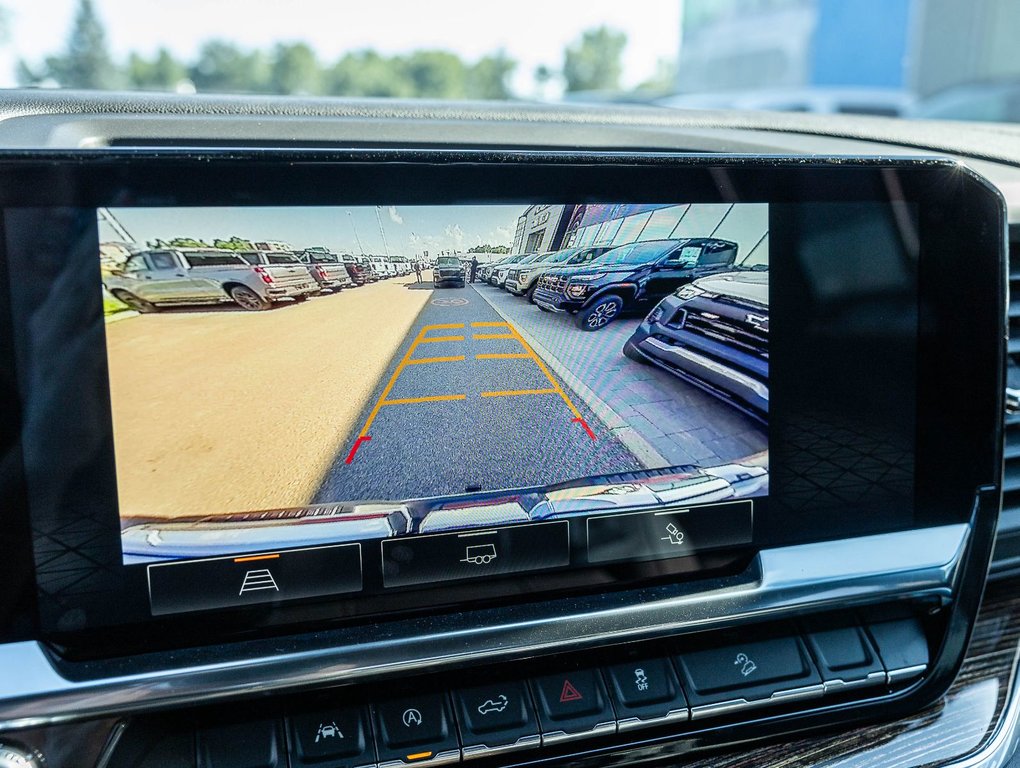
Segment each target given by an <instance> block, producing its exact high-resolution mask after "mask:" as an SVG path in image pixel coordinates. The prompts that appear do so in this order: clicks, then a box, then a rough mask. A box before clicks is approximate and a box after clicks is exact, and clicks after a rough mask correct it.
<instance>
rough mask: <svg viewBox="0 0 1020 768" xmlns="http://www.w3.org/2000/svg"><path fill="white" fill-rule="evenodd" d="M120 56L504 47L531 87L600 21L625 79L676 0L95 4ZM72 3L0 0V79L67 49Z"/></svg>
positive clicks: (657, 43) (650, 53) (674, 22)
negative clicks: (0, 24) (620, 52)
mask: <svg viewBox="0 0 1020 768" xmlns="http://www.w3.org/2000/svg"><path fill="white" fill-rule="evenodd" d="M94 4H95V7H96V9H97V11H98V13H99V15H100V17H101V18H102V20H103V22H104V24H105V26H106V30H107V41H108V43H109V45H110V49H111V51H112V53H113V54H114V56H115V57H116V58H117V59H124V58H126V56H127V54H128V53H129V52H131V51H137V52H140V53H143V54H151V53H152V52H154V51H156V50H157V49H158V48H159V47H160V46H165V47H167V48H169V49H170V50H171V51H173V52H174V53H175V54H177V55H178V56H179V57H182V58H184V59H190V58H191V57H193V56H194V54H195V53H196V51H197V50H198V49H199V47H200V46H201V44H202V42H204V41H205V40H208V39H210V38H220V39H227V40H232V41H234V42H236V43H239V44H242V45H244V46H247V47H269V46H271V45H273V44H275V43H277V42H297V41H304V42H307V43H308V44H309V45H311V47H312V48H313V49H314V50H315V51H316V52H317V54H318V55H319V56H320V58H322V59H325V60H333V59H336V58H339V56H340V55H342V54H343V53H344V52H346V51H351V50H358V49H362V48H374V49H376V50H378V51H380V52H381V53H385V54H395V53H403V52H407V51H411V50H415V49H420V48H438V49H442V50H449V51H453V52H455V53H457V54H459V55H460V56H462V57H463V58H466V59H468V60H472V61H473V60H475V59H478V58H480V57H481V56H483V55H485V54H487V53H490V52H493V51H495V50H498V49H500V48H502V49H504V50H505V51H506V52H507V53H508V54H509V55H510V56H511V57H513V58H515V59H517V60H518V61H519V62H520V65H519V67H518V72H517V74H516V75H515V79H514V85H516V86H517V91H518V93H520V94H521V95H522V96H529V95H533V94H531V93H529V89H531V88H532V77H531V76H532V73H533V72H534V69H535V68H536V67H537V66H539V65H543V64H544V65H546V66H550V67H553V68H558V67H559V66H561V64H562V56H563V49H564V47H566V46H567V45H568V44H570V43H571V42H573V41H575V40H576V39H577V38H579V36H580V33H581V31H582V30H584V29H588V28H591V27H597V26H599V25H601V24H606V25H608V26H610V27H613V28H615V29H617V30H620V31H623V32H625V33H626V34H627V38H628V45H627V48H626V50H625V51H624V74H623V81H624V82H623V85H624V86H625V87H629V86H634V85H637V84H638V83H640V82H642V81H644V80H646V79H648V78H649V77H651V76H653V75H654V74H655V69H656V64H657V62H658V61H659V60H661V59H670V60H672V59H675V58H676V55H677V50H678V46H679V38H680V13H681V7H682V4H683V0H641V2H639V3H628V2H620V0H556V1H555V2H549V0H513V2H511V3H505V4H504V5H502V6H501V5H500V4H499V3H495V2H491V1H490V2H485V1H484V0H430V1H429V2H427V3H424V2H421V1H420V0H382V1H381V2H374V3H373V2H360V1H359V2H357V3H354V2H351V0H94ZM75 6H76V0H0V7H4V8H6V9H7V12H8V21H9V35H8V37H9V39H8V41H7V43H6V44H4V45H3V46H0V87H10V86H13V85H15V84H16V80H15V75H14V72H15V65H16V63H17V61H18V59H25V60H27V61H29V62H38V61H40V60H41V59H42V58H43V57H44V56H46V55H47V54H50V53H53V52H56V51H59V50H61V49H62V48H63V46H64V43H65V41H66V38H67V34H68V30H69V29H70V26H71V21H72V18H73V14H74V9H75Z"/></svg>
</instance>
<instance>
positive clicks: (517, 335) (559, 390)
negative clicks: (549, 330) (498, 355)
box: [508, 324, 584, 420]
mask: <svg viewBox="0 0 1020 768" xmlns="http://www.w3.org/2000/svg"><path fill="white" fill-rule="evenodd" d="M508 327H509V328H510V333H511V334H512V335H513V336H514V337H515V338H516V339H517V341H519V342H520V344H521V346H522V347H524V348H525V349H526V350H528V353H529V354H530V355H531V357H532V359H533V360H534V361H535V362H536V363H537V364H538V367H539V368H541V369H542V373H544V374H545V377H546V378H547V379H549V383H550V384H552V385H553V387H554V388H555V391H556V393H557V394H558V395H559V396H560V397H562V398H563V402H564V403H566V404H567V408H569V409H570V412H571V413H572V414H574V418H575V419H582V420H583V419H584V417H583V416H581V412H580V411H579V410H577V408H575V407H574V404H573V403H572V402H570V398H569V397H567V393H566V392H564V391H563V387H561V386H560V385H559V383H558V382H557V381H556V379H554V378H553V375H552V374H551V373H549V369H548V368H546V367H545V363H543V362H542V358H540V357H539V356H538V355H536V354H535V350H533V349H532V348H531V345H530V344H528V342H526V341H525V340H524V337H523V336H521V334H520V333H518V332H517V329H516V328H514V327H513V326H512V325H509V324H508Z"/></svg>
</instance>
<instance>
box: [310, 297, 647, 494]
mask: <svg viewBox="0 0 1020 768" xmlns="http://www.w3.org/2000/svg"><path fill="white" fill-rule="evenodd" d="M360 423H361V428H360V429H358V430H356V431H355V432H353V433H352V434H351V437H350V439H349V440H348V443H347V445H346V447H345V450H344V451H342V452H341V453H340V454H338V455H337V457H336V460H335V462H334V465H333V467H332V469H331V470H330V471H329V472H328V473H327V475H326V477H325V479H324V481H323V484H322V486H321V488H320V489H319V491H318V493H317V494H316V497H315V501H316V502H329V501H337V500H343V499H367V498H380V499H401V498H414V497H421V496H437V495H449V494H453V493H461V492H465V491H477V490H485V491H488V490H497V489H502V488H516V487H522V486H529V485H544V484H547V483H552V482H558V481H562V480H568V479H574V478H578V477H587V476H592V475H599V474H605V473H613V472H625V471H628V470H633V469H639V468H640V466H641V464H640V462H639V461H638V460H637V458H636V457H635V456H634V455H633V454H632V453H631V452H630V451H629V450H628V449H627V448H626V447H625V446H624V445H623V444H622V443H621V442H620V441H619V440H618V439H616V437H615V436H614V435H613V434H612V432H611V431H609V430H607V429H606V428H605V426H604V425H603V424H602V422H600V421H599V419H598V418H597V417H596V416H595V415H594V414H593V413H592V412H591V409H590V408H588V406H587V405H585V404H584V402H582V401H579V400H578V399H577V397H576V396H575V394H574V393H573V391H571V390H570V388H569V387H566V386H564V385H563V383H562V382H561V380H560V378H559V377H558V376H557V374H556V373H555V372H553V371H552V370H551V369H550V368H549V366H548V365H547V364H546V362H545V361H544V360H543V359H542V358H541V357H540V356H539V355H538V354H536V352H535V350H533V349H532V348H531V346H530V345H529V344H528V343H527V342H526V341H525V339H524V338H523V337H522V336H521V334H520V333H518V331H517V329H516V328H515V327H514V325H513V324H512V323H508V322H507V321H506V320H504V319H503V318H502V317H501V316H500V315H499V314H498V313H497V312H495V311H494V310H493V309H492V307H491V306H490V305H489V304H488V302H486V301H485V300H484V299H482V297H481V296H479V295H478V293H477V292H476V291H475V290H473V289H472V288H471V287H468V288H464V289H445V290H437V291H435V292H434V293H433V294H432V298H431V300H430V302H429V304H427V305H426V306H425V308H424V309H423V311H422V313H421V315H420V316H419V317H418V319H417V320H416V322H415V325H414V327H413V328H412V329H411V330H410V332H409V334H408V336H407V338H406V339H405V340H404V343H403V344H402V345H401V346H400V349H399V350H398V351H397V354H396V355H395V356H394V359H393V361H392V362H391V364H390V366H389V368H388V370H387V373H386V375H385V376H384V377H382V378H381V379H380V381H379V384H378V386H377V387H376V390H375V392H374V393H373V397H372V398H371V400H370V402H369V403H368V404H367V405H366V407H365V410H364V412H363V413H362V415H361V422H360Z"/></svg>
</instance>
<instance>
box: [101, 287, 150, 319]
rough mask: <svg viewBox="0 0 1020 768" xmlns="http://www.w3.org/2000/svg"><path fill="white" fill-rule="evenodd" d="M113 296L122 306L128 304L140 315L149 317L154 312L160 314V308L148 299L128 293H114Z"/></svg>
mask: <svg viewBox="0 0 1020 768" xmlns="http://www.w3.org/2000/svg"><path fill="white" fill-rule="evenodd" d="M112 296H113V297H114V298H115V299H117V301H119V302H121V303H122V304H127V305H128V306H129V307H131V309H133V310H134V311H135V312H137V313H138V314H140V315H148V314H151V313H152V312H159V307H157V306H156V305H155V304H153V303H152V302H151V301H148V300H147V299H141V298H139V297H138V296H135V295H134V294H133V293H128V292H127V291H113V292H112Z"/></svg>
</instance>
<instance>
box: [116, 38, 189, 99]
mask: <svg viewBox="0 0 1020 768" xmlns="http://www.w3.org/2000/svg"><path fill="white" fill-rule="evenodd" d="M127 79H128V83H129V84H130V86H131V87H132V88H140V89H142V90H148V91H173V90H175V89H176V88H177V87H178V86H179V85H180V84H181V83H182V82H184V81H185V80H187V79H188V70H187V67H185V66H184V65H183V64H182V63H181V62H179V61H177V59H175V58H174V56H173V54H172V53H170V51H168V50H167V49H166V48H160V49H159V51H158V52H157V53H156V56H155V58H153V59H152V60H149V59H146V58H145V57H143V56H140V55H138V54H137V53H132V54H131V55H130V56H129V57H128V63H127Z"/></svg>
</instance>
